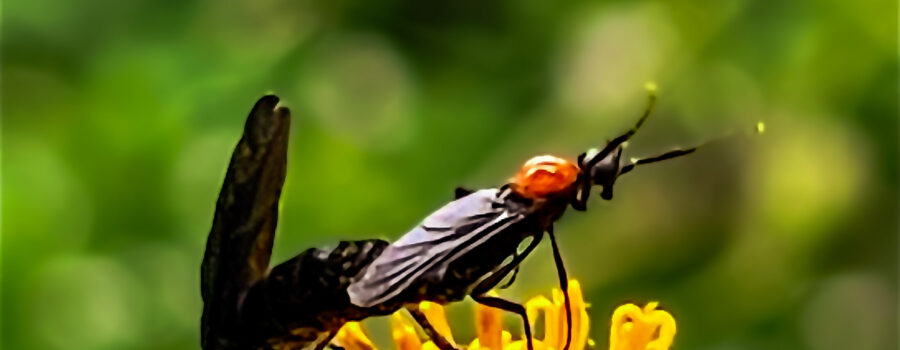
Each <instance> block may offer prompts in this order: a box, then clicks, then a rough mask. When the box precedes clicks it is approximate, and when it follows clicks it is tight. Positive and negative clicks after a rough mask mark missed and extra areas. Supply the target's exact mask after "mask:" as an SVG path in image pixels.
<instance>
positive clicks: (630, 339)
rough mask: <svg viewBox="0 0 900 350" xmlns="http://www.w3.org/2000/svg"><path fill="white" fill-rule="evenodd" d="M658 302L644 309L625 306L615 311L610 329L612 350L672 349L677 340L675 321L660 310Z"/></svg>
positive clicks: (631, 305)
mask: <svg viewBox="0 0 900 350" xmlns="http://www.w3.org/2000/svg"><path fill="white" fill-rule="evenodd" d="M656 306H657V303H656V302H651V303H648V304H647V306H645V307H644V308H643V309H641V308H639V307H638V306H637V305H634V304H625V305H622V306H619V307H618V308H616V311H615V312H613V317H612V322H611V326H610V339H609V348H610V350H668V349H669V347H670V346H671V345H672V339H673V338H674V337H675V318H673V317H672V315H671V314H669V313H668V312H666V311H663V310H656Z"/></svg>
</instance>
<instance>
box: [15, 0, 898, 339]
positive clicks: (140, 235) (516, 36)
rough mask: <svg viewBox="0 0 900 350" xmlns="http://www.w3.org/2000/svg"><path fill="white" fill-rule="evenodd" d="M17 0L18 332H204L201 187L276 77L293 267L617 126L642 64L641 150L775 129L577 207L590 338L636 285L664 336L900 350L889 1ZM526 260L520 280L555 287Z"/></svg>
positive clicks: (643, 174)
mask: <svg viewBox="0 0 900 350" xmlns="http://www.w3.org/2000/svg"><path fill="white" fill-rule="evenodd" d="M3 5H4V7H3V13H2V15H3V18H2V29H3V31H2V34H3V35H2V85H0V90H2V107H3V108H2V127H3V129H2V131H3V133H2V161H3V168H2V170H3V172H2V202H3V206H2V219H3V220H2V248H3V251H2V259H3V260H2V267H3V270H2V277H3V284H2V286H3V293H2V312H3V328H2V329H3V330H2V332H3V333H2V346H3V348H6V349H60V350H66V349H193V348H197V347H198V346H199V333H198V332H199V317H200V316H199V315H200V310H201V302H200V292H199V266H200V260H201V258H202V254H203V249H204V243H205V239H206V235H207V233H208V230H209V226H210V223H211V220H212V213H213V209H214V201H215V199H216V196H217V193H218V187H219V186H220V184H221V181H222V177H223V176H224V171H225V168H226V165H227V162H228V159H229V155H230V153H231V148H232V147H233V146H234V144H235V143H236V142H237V140H238V138H239V135H240V131H241V128H242V123H243V120H244V118H245V117H246V113H247V112H248V111H249V110H250V107H251V106H252V103H253V102H254V101H256V99H257V98H258V97H260V96H261V95H262V94H264V93H266V92H275V93H277V94H278V95H279V96H280V97H281V98H282V101H283V103H284V104H286V105H288V106H289V107H291V109H292V110H293V115H294V122H293V130H292V141H291V142H292V143H291V149H290V154H289V157H290V162H289V163H290V164H289V170H288V179H287V183H286V187H285V193H284V197H283V203H282V216H281V222H280V229H279V233H278V237H277V239H276V247H275V250H276V252H275V259H274V260H275V261H282V260H284V259H287V258H288V257H290V256H292V255H294V254H296V253H298V252H300V251H302V250H304V249H306V248H308V247H310V246H316V245H325V244H330V243H333V242H335V241H337V240H338V239H347V238H363V237H386V238H396V237H398V236H399V235H400V234H402V233H403V232H404V231H405V230H407V229H409V228H410V227H412V226H413V225H414V224H415V223H416V222H417V221H418V220H420V219H421V218H422V217H423V216H424V215H426V214H427V213H429V212H430V211H431V210H433V209H435V208H437V207H438V206H440V205H441V204H442V203H444V202H446V201H448V200H449V199H450V198H451V197H452V191H453V188H454V187H455V186H457V185H465V186H469V187H488V186H496V185H499V184H501V183H502V182H503V181H505V180H506V179H507V178H508V177H509V176H511V175H512V174H513V173H514V172H515V170H516V169H517V167H518V166H519V164H520V163H521V162H522V161H524V160H526V159H527V158H529V157H530V156H532V155H536V154H541V153H555V154H559V155H563V156H575V155H577V154H578V153H579V152H582V151H583V150H585V149H587V148H588V147H592V146H599V145H602V144H603V143H604V142H605V141H606V139H607V138H608V137H611V136H613V135H615V134H617V133H618V132H620V131H622V130H624V129H625V128H626V127H627V126H628V125H630V124H631V123H632V122H633V121H634V120H635V118H637V116H638V113H639V112H640V109H641V108H642V107H643V101H644V92H643V85H644V83H645V82H646V81H648V80H653V81H656V82H657V83H658V86H659V98H660V100H659V105H658V112H657V114H655V115H654V116H653V117H651V119H650V120H649V121H648V123H647V125H646V127H645V129H644V130H642V131H641V133H640V134H639V135H637V137H636V138H635V139H634V140H633V142H632V145H631V146H630V147H629V149H628V150H627V151H628V152H631V155H634V156H640V155H647V154H653V153H657V151H660V150H664V149H666V148H668V147H670V146H673V145H676V144H680V145H690V144H695V143H699V142H702V141H703V140H707V139H710V138H712V137H715V136H717V135H720V134H722V133H725V132H727V131H728V130H729V129H732V128H744V127H746V128H747V129H748V130H749V129H751V128H752V127H753V126H755V124H756V122H757V121H758V120H762V121H765V123H766V128H767V130H766V133H765V135H763V136H761V137H759V138H754V139H752V140H749V141H748V140H738V141H733V142H726V143H721V144H717V145H716V146H712V147H709V148H707V149H705V150H702V151H701V152H698V153H697V154H696V155H692V156H691V157H689V158H685V159H682V160H678V161H672V162H667V163H665V164H660V165H655V166H652V167H648V168H646V169H640V171H635V172H634V173H633V174H629V175H628V176H627V177H626V178H623V179H622V180H621V181H619V184H618V186H619V187H617V193H616V196H617V197H616V198H615V200H613V201H612V202H602V201H600V199H599V198H595V199H594V200H593V201H592V202H591V203H590V204H589V205H590V209H589V211H588V212H587V213H585V214H582V213H569V214H568V215H566V217H565V218H563V219H562V220H561V224H560V226H559V227H558V228H557V232H558V233H559V235H560V240H561V244H562V250H563V253H564V254H565V259H566V261H567V262H568V265H569V270H570V275H571V276H573V277H575V278H578V279H579V280H581V281H582V283H583V285H584V289H585V293H586V295H587V299H588V301H589V302H590V303H591V305H592V308H591V309H590V310H589V312H590V313H591V315H592V319H593V320H594V324H593V325H594V327H593V328H592V335H593V338H595V339H597V340H598V346H599V347H600V348H603V347H605V345H604V343H603V341H602V340H603V339H607V332H608V328H607V324H606V323H605V322H607V321H606V320H607V319H608V316H609V314H610V313H611V312H612V310H613V308H614V307H615V306H617V305H619V304H620V303H622V302H624V301H637V302H639V303H644V302H646V301H649V300H659V301H660V305H662V307H663V308H667V309H669V310H670V311H671V312H672V313H673V315H674V316H675V318H676V319H677V320H678V327H679V333H678V335H677V337H676V340H675V348H676V349H713V348H715V349H788V348H792V349H892V348H896V346H897V344H896V341H897V339H896V335H895V334H894V333H895V332H896V330H897V315H896V311H897V304H896V302H897V301H896V296H897V293H898V290H897V267H896V258H897V245H898V241H897V231H898V227H897V219H896V218H897V216H896V215H897V212H898V209H900V208H898V198H897V193H900V192H898V191H900V188H898V183H897V179H898V176H900V174H898V167H897V163H898V162H897V160H898V159H900V158H898V157H900V155H898V147H897V139H898V135H897V131H898V115H897V96H898V89H897V83H898V82H897V76H898V69H897V67H898V55H897V31H896V28H897V20H896V18H895V16H896V14H897V8H896V3H892V2H889V1H873V2H849V1H835V0H823V1H786V2H771V1H748V0H736V1H680V0H679V1H636V2H626V1H608V2H600V3H598V2H588V1H573V2H551V1H546V2H540V1H518V2H511V1H510V2H480V1H445V2H424V1H385V2H358V3H356V2H348V1H323V2H321V3H317V2H312V1H278V0H266V1H224V2H223V1H211V0H198V1H180V2H179V1H162V2H160V1H146V0H138V1H130V2H118V1H108V0H88V1H77V2H63V1H52V0H34V1H25V0H13V1H7V2H5V3H4V4H3ZM595 197H596V196H595ZM533 255H534V256H532V257H530V258H529V259H528V260H527V261H526V264H525V265H524V266H523V268H522V273H521V274H520V275H519V282H518V284H517V285H516V286H515V287H513V288H512V289H510V290H509V291H506V292H504V294H508V295H510V296H511V297H513V298H518V299H521V298H524V297H525V296H529V295H534V294H536V293H539V292H542V291H544V290H546V289H547V288H548V287H549V286H553V285H554V284H555V283H556V279H555V275H554V272H553V270H552V263H551V262H552V260H551V257H550V252H549V251H544V250H538V251H537V252H536V253H535V254H533ZM461 307H467V306H465V305H464V306H461ZM453 310H454V309H453V308H450V313H451V317H454V315H455V314H458V315H459V316H458V317H456V319H455V320H451V322H455V323H457V324H459V323H467V322H470V321H469V320H468V319H467V317H468V315H469V313H468V312H467V311H466V312H456V313H454V311H453ZM375 327H376V328H377V327H378V326H377V325H376V326H375ZM454 328H458V327H454ZM464 328H465V327H463V329H464ZM513 329H515V328H513ZM461 336H464V335H461Z"/></svg>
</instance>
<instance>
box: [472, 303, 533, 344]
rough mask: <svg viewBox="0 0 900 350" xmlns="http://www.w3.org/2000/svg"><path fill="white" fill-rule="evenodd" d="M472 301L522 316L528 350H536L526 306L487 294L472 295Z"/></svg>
mask: <svg viewBox="0 0 900 350" xmlns="http://www.w3.org/2000/svg"><path fill="white" fill-rule="evenodd" d="M472 299H473V300H475V302H477V303H479V304H482V305H485V306H490V307H493V308H498V309H500V310H504V311H509V312H512V313H515V314H518V315H519V316H521V317H522V322H523V323H524V324H525V339H526V343H527V344H528V350H534V344H532V342H533V341H534V339H532V336H531V323H530V322H528V314H527V313H526V312H525V307H524V306H522V305H520V304H517V303H514V302H512V301H509V300H506V299H502V298H498V297H494V296H490V295H487V294H478V295H472Z"/></svg>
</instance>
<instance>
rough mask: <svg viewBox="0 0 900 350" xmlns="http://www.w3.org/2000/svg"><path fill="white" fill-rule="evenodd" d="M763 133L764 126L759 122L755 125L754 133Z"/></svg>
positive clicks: (764, 130)
mask: <svg viewBox="0 0 900 350" xmlns="http://www.w3.org/2000/svg"><path fill="white" fill-rule="evenodd" d="M764 132H766V124H765V123H763V122H761V121H760V122H757V123H756V133H758V134H762V133H764Z"/></svg>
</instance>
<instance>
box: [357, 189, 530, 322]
mask: <svg viewBox="0 0 900 350" xmlns="http://www.w3.org/2000/svg"><path fill="white" fill-rule="evenodd" d="M499 194H500V190H497V189H488V190H480V191H477V192H474V193H472V194H469V195H468V196H465V197H463V198H460V199H458V200H455V201H453V202H450V203H449V204H447V205H446V206H444V207H443V208H441V209H439V210H438V211H436V212H434V213H433V214H431V215H430V216H429V217H428V218H426V219H425V220H424V221H423V222H422V224H421V225H419V226H417V227H416V228H415V229H413V230H412V231H410V232H408V233H406V234H405V235H403V237H400V239H399V240H397V241H396V242H394V243H393V244H391V245H390V246H388V248H387V249H385V251H384V252H383V253H382V254H381V255H379V256H378V258H376V259H375V261H373V262H372V264H370V265H369V267H368V268H367V269H366V272H365V273H364V274H363V276H362V278H360V279H359V280H358V281H356V282H354V283H353V284H351V285H350V287H349V288H348V292H349V294H350V301H351V302H352V303H353V304H355V305H357V306H361V307H370V306H373V305H377V304H380V303H383V302H385V301H387V300H390V299H391V298H393V297H395V296H397V295H398V294H399V293H400V292H402V291H404V290H406V289H407V288H409V286H410V285H412V284H413V283H415V282H417V281H419V280H420V279H421V278H422V277H423V276H426V275H429V274H432V273H436V274H437V275H438V276H439V277H442V276H443V274H444V272H446V270H447V266H448V265H449V263H450V262H451V261H453V260H455V259H457V258H459V257H460V256H461V255H463V254H465V253H466V252H468V251H470V250H471V249H473V248H474V247H477V246H478V245H480V244H482V243H484V242H485V241H487V240H488V239H490V238H491V237H493V236H494V235H495V234H497V233H498V232H501V231H503V230H504V229H506V228H507V227H509V226H511V225H513V224H515V223H517V222H519V221H521V220H522V218H523V217H524V215H523V214H519V213H511V212H510V211H508V210H507V209H506V207H505V206H496V205H495V204H496V203H497V201H498V195H499Z"/></svg>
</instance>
